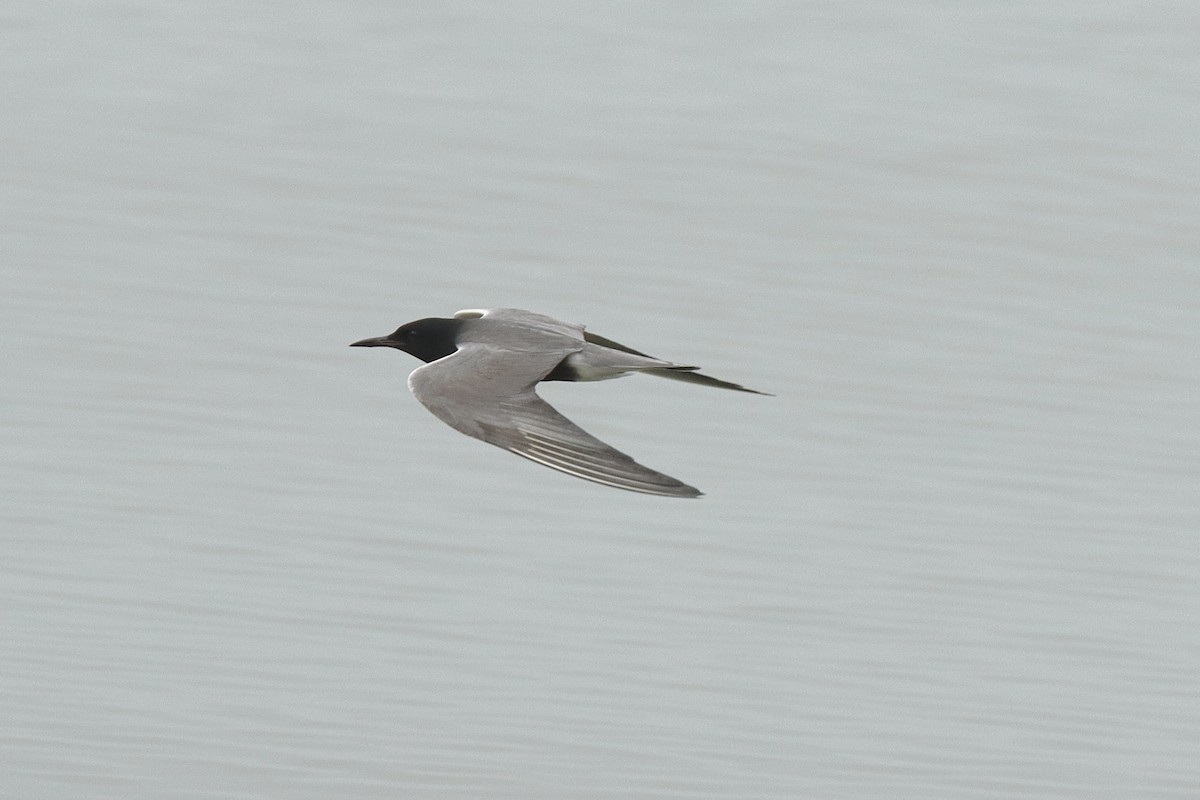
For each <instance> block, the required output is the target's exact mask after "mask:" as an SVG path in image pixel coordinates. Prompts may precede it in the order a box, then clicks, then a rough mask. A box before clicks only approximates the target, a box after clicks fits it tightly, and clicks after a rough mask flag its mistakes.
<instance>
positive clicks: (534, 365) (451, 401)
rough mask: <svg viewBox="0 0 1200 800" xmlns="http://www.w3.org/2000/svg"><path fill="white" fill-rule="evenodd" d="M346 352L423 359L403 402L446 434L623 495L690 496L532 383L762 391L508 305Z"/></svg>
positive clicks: (694, 493) (412, 328)
mask: <svg viewBox="0 0 1200 800" xmlns="http://www.w3.org/2000/svg"><path fill="white" fill-rule="evenodd" d="M350 346H351V347H394V348H396V349H397V350H403V351H404V352H406V353H409V354H410V355H414V356H416V357H417V358H419V359H421V360H422V361H424V362H425V365H424V366H421V367H417V368H416V369H415V370H413V372H412V374H411V375H409V376H408V387H409V389H411V390H412V393H413V395H415V396H416V398H417V400H419V401H420V402H421V404H422V405H424V406H425V407H426V408H427V409H429V410H430V411H431V412H433V415H434V416H436V417H437V418H438V419H440V420H441V421H442V422H445V423H446V424H447V425H449V426H450V427H451V428H454V429H455V430H457V431H459V432H461V433H465V434H466V435H468V436H473V437H475V438H476V439H482V440H483V441H485V442H487V443H488V444H493V445H496V446H497V447H502V448H504V449H505V450H508V451H510V452H513V453H516V454H517V455H519V456H522V457H524V458H527V459H529V460H531V461H536V462H537V463H539V464H542V465H544V466H547V467H550V468H551V469H556V470H559V471H561V472H566V473H567V474H569V475H574V476H575V477H577V478H583V479H584V480H589V481H595V482H596V483H601V484H604V485H606V486H613V487H616V488H618V489H627V490H629V491H632V492H643V493H645V494H654V495H663V496H667V497H699V496H700V495H701V492H700V491H699V490H698V489H696V488H695V487H692V486H688V485H687V484H686V483H683V482H682V481H678V480H676V479H675V478H672V477H671V476H669V475H664V474H663V473H661V472H657V471H655V470H652V469H650V468H649V467H644V466H642V465H641V464H639V463H637V462H636V461H634V460H633V459H632V458H630V457H629V456H627V455H625V454H624V453H622V452H620V451H619V450H617V449H615V448H613V447H610V446H609V445H607V444H605V443H604V442H602V441H600V440H599V439H597V438H596V437H594V436H592V435H591V434H589V433H588V432H586V431H585V430H583V429H582V428H580V427H579V426H578V425H576V424H575V423H573V422H571V421H570V420H569V419H567V418H566V417H564V416H563V415H562V414H560V413H558V412H557V411H555V410H554V408H553V407H552V406H551V405H550V404H549V403H547V402H546V401H545V400H543V399H542V398H541V397H539V396H538V395H537V393H536V392H535V391H534V387H535V386H537V384H538V383H539V382H541V381H601V380H606V379H608V378H618V377H621V376H622V375H627V374H629V373H631V372H640V373H643V374H646V375H657V376H658V377H660V378H671V379H674V380H679V381H687V382H688V383H697V384H700V385H702V386H715V387H717V388H721V389H733V390H735V391H739V392H749V393H751V394H766V392H756V391H755V390H753V389H747V388H746V387H744V386H739V385H738V384H736V383H730V382H728V381H722V380H718V379H717V378H713V377H710V376H708V375H702V374H701V373H699V372H697V371H696V370H697V369H698V368H697V367H691V366H684V365H682V364H675V363H673V362H670V361H663V360H661V359H657V358H653V357H651V356H648V355H646V354H645V353H641V352H638V351H637V350H634V349H633V348H631V347H626V346H625V345H623V344H618V343H617V342H614V341H612V340H611V339H605V338H604V337H603V336H597V335H596V334H594V333H591V332H590V331H587V330H585V329H584V327H583V326H582V325H575V324H572V323H569V322H562V321H560V320H557V319H554V318H552V317H547V316H545V315H543V314H535V313H533V312H531V311H522V310H520V309H516V308H492V309H467V310H464V311H459V312H457V313H456V314H455V315H454V317H453V318H450V319H444V318H439V317H429V318H427V319H419V320H417V321H415V322H409V323H408V324H406V325H401V326H400V327H399V328H397V329H396V330H395V332H393V333H390V334H388V335H387V336H380V337H377V338H374V339H363V340H361V341H358V342H354V343H353V344H351V345H350Z"/></svg>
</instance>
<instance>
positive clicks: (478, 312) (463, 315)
mask: <svg viewBox="0 0 1200 800" xmlns="http://www.w3.org/2000/svg"><path fill="white" fill-rule="evenodd" d="M487 312H488V310H487V309H486V308H464V309H463V310H462V311H455V312H454V318H455V319H479V318H480V317H482V316H486V315H487Z"/></svg>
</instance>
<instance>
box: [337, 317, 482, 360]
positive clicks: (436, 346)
mask: <svg viewBox="0 0 1200 800" xmlns="http://www.w3.org/2000/svg"><path fill="white" fill-rule="evenodd" d="M465 321H466V320H461V319H442V318H440V317H429V318H428V319H419V320H417V321H416V322H409V323H408V324H406V325H401V326H400V327H399V328H397V329H396V330H395V331H394V332H393V333H389V334H388V335H387V336H380V337H379V338H377V339H363V340H362V341H361V342H354V343H353V344H351V345H350V346H351V347H394V348H396V349H397V350H403V351H404V352H406V353H409V354H411V355H414V356H416V357H417V358H419V359H421V360H422V361H424V362H426V363H429V362H430V361H437V360H438V359H439V358H443V357H445V356H448V355H450V354H451V353H453V352H454V351H455V350H457V349H458V345H457V344H456V339H457V338H458V331H459V328H461V327H462V325H463V322H465Z"/></svg>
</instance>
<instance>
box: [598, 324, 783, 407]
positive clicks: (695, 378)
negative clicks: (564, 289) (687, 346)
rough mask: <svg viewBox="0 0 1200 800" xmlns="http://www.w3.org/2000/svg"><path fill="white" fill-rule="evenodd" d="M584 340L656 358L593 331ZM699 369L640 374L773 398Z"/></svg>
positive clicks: (654, 370) (666, 369)
mask: <svg viewBox="0 0 1200 800" xmlns="http://www.w3.org/2000/svg"><path fill="white" fill-rule="evenodd" d="M583 338H584V339H585V340H586V341H587V342H588V343H589V344H595V345H599V346H601V347H607V348H609V349H611V350H620V351H621V352H622V353H630V354H632V355H635V356H642V357H643V358H654V356H648V355H646V354H645V353H643V352H641V351H639V350H634V349H633V348H632V347H626V346H625V345H623V344H620V343H619V342H614V341H613V340H612V339H606V338H605V337H603V336H601V335H600V334H598V333H592V332H591V331H586V332H584V334H583ZM697 369H699V368H698V367H682V366H678V365H676V366H670V367H654V368H651V369H642V370H639V372H641V373H642V374H643V375H657V376H658V377H660V378H670V379H671V380H676V381H684V382H686V383H696V384H699V385H701V386H712V387H714V388H717V389H733V390H734V391H736V392H749V393H750V394H764V395H767V396H771V395H769V394H768V393H767V392H760V391H758V390H757V389H747V388H746V387H745V386H742V385H741V384H740V383H731V382H729V381H723V380H721V379H720V378H714V377H712V376H711V375H705V374H703V373H701V372H696V370H697Z"/></svg>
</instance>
